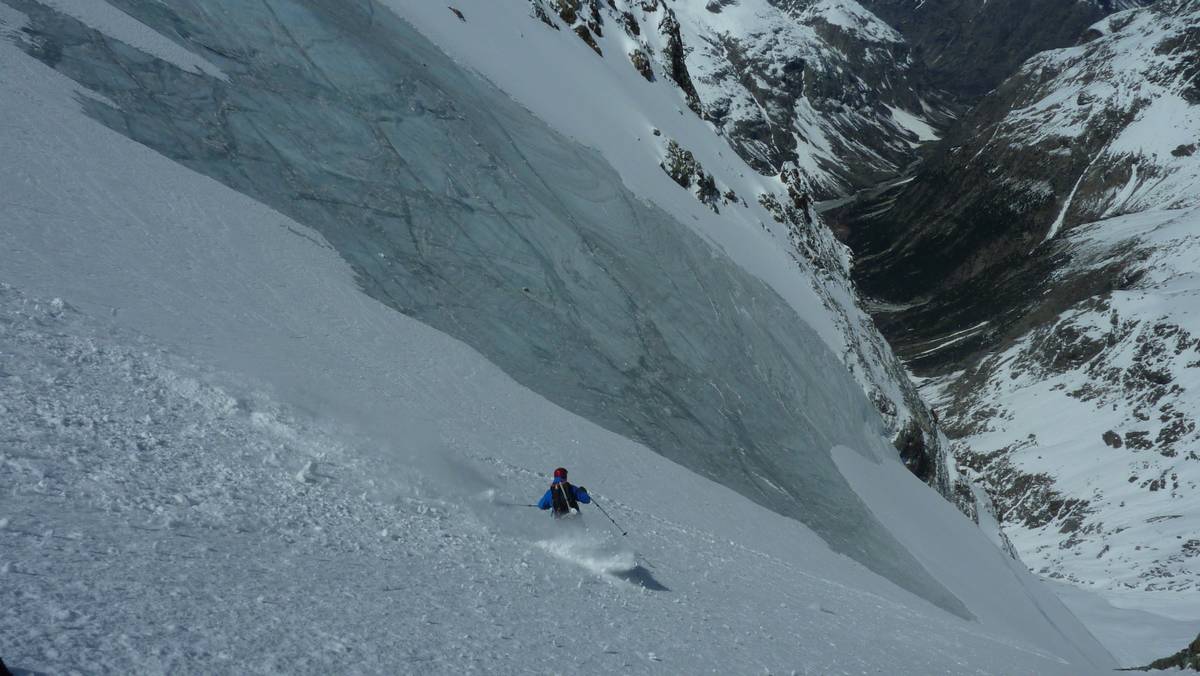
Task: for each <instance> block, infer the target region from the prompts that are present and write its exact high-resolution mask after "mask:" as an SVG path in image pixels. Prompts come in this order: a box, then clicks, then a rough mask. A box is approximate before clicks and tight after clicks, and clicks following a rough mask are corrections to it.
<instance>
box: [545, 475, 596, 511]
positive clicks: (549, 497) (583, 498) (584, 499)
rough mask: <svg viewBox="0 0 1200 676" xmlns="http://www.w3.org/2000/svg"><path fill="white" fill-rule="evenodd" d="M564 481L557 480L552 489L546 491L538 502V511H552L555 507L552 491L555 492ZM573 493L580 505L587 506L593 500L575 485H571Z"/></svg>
mask: <svg viewBox="0 0 1200 676" xmlns="http://www.w3.org/2000/svg"><path fill="white" fill-rule="evenodd" d="M562 481H563V480H562V479H555V480H554V484H553V485H552V486H550V488H547V489H546V494H545V495H543V496H542V499H541V500H539V501H538V509H550V508H551V507H553V506H554V494H553V493H552V491H553V490H554V486H557V485H558V484H560V483H562ZM571 492H572V493H573V494H574V495H575V501H576V502H578V503H581V504H584V505H586V504H588V503H589V502H591V501H592V498H591V497H590V496H588V494H587V491H585V490H583V489H582V488H580V487H579V486H576V485H575V484H571Z"/></svg>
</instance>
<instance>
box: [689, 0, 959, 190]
mask: <svg viewBox="0 0 1200 676" xmlns="http://www.w3.org/2000/svg"><path fill="white" fill-rule="evenodd" d="M712 4H713V3H709V6H707V7H706V6H703V5H702V3H699V2H692V3H688V2H681V3H676V4H675V5H674V8H675V12H676V13H677V14H678V16H679V20H680V25H681V26H682V28H683V30H682V34H683V37H684V40H685V43H686V44H688V45H690V46H691V47H692V51H691V52H690V53H689V54H688V57H687V62H688V67H689V69H690V71H691V74H692V77H693V80H694V82H695V83H696V90H697V93H698V94H699V97H700V101H701V106H702V109H703V112H704V114H705V115H706V117H708V118H709V119H710V120H712V121H713V123H714V124H716V125H717V126H718V128H719V129H720V130H721V131H722V133H724V134H725V135H726V136H727V137H729V139H730V140H731V142H732V143H733V145H734V147H735V148H737V149H738V151H739V153H740V154H741V155H742V156H743V157H745V158H746V159H747V160H748V161H749V162H750V163H751V166H753V167H754V168H756V169H758V170H759V171H762V172H764V173H772V174H773V173H778V172H779V171H780V170H781V169H783V168H784V167H785V166H788V165H790V164H794V165H797V166H798V167H799V168H800V170H801V172H803V174H804V175H805V177H806V178H807V179H808V181H809V183H810V185H811V186H812V190H813V191H814V193H815V196H816V197H817V198H819V199H824V198H828V197H831V196H836V195H845V194H847V193H849V192H853V191H854V190H855V189H859V188H863V187H866V186H871V185H874V184H876V183H880V182H882V181H884V180H886V179H890V178H892V177H893V176H894V175H895V174H897V173H899V172H900V171H901V170H903V169H904V168H905V167H906V166H907V165H908V164H909V163H911V162H912V161H913V160H914V159H915V157H916V155H915V153H914V147H915V146H916V145H918V144H919V143H921V142H923V141H929V140H934V139H936V138H937V132H936V131H934V130H933V128H932V127H930V124H929V122H930V121H936V122H943V121H945V119H946V115H945V113H944V112H943V111H942V110H941V108H942V105H943V104H942V95H941V94H940V93H939V92H937V91H936V90H935V89H934V88H932V87H930V86H928V84H927V83H926V82H925V81H924V80H923V79H922V74H921V71H919V70H918V69H916V68H914V66H913V64H912V62H911V60H910V58H909V53H908V52H909V48H908V45H907V43H906V42H905V41H904V39H903V38H902V37H901V36H900V35H899V34H898V33H896V32H895V31H894V30H892V29H891V28H890V27H889V26H888V25H887V24H885V23H883V22H882V21H880V20H879V19H878V18H876V17H875V16H874V15H873V14H871V13H870V12H868V11H866V10H865V9H863V8H862V6H861V5H859V4H858V3H857V2H854V0H819V1H817V2H792V3H787V2H768V1H767V0H744V1H740V2H734V3H726V4H723V5H722V6H721V7H720V11H719V12H713V11H712V10H711V9H709V8H708V7H711V5H712Z"/></svg>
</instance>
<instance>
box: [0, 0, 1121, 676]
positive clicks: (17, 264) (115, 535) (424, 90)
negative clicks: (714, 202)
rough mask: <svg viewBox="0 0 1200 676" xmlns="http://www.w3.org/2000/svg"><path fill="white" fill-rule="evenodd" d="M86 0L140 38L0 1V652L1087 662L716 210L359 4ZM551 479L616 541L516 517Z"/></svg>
mask: <svg viewBox="0 0 1200 676" xmlns="http://www.w3.org/2000/svg"><path fill="white" fill-rule="evenodd" d="M110 4H112V5H113V6H114V8H117V9H120V10H122V11H125V12H129V13H130V16H131V17H132V18H134V19H136V23H134V24H129V23H125V24H123V26H124V27H123V28H122V29H121V30H125V31H134V32H135V33H137V35H130V34H128V33H125V34H124V37H122V36H121V35H110V34H109V33H107V32H105V31H103V30H97V28H98V26H97V25H93V24H92V23H89V22H86V21H84V22H81V21H80V20H79V19H80V18H81V17H78V16H73V15H71V14H69V13H63V12H60V11H57V10H55V9H54V8H53V7H51V6H49V5H46V4H42V3H35V2H30V1H28V0H0V119H3V120H4V126H3V127H2V128H0V186H3V188H4V192H3V195H2V196H0V200H3V208H2V210H0V283H3V284H4V286H3V287H0V407H2V415H3V419H4V421H5V433H4V434H3V435H2V436H0V607H3V608H4V612H2V613H0V636H2V637H3V644H2V645H0V650H3V658H4V660H5V662H6V663H8V664H10V665H11V666H13V667H17V668H20V669H23V670H32V671H36V672H43V673H55V674H57V673H71V672H73V671H77V672H79V673H170V674H177V673H214V672H216V673H224V672H233V673H459V672H462V671H466V670H478V671H484V672H491V673H504V674H512V673H545V672H567V673H590V672H597V671H599V672H623V673H626V672H627V673H700V672H715V673H741V672H757V671H768V672H771V673H790V672H793V671H794V672H795V673H811V674H838V673H843V674H850V673H864V672H866V673H873V672H883V673H909V674H934V673H945V674H1008V673H1011V674H1034V673H1036V674H1093V673H1098V672H1103V671H1104V670H1105V669H1107V668H1109V667H1111V664H1112V661H1111V658H1110V657H1109V655H1107V654H1106V652H1105V651H1104V649H1103V648H1102V647H1100V645H1099V644H1098V643H1096V641H1095V640H1094V639H1093V638H1092V637H1091V636H1090V635H1089V634H1088V632H1087V631H1086V630H1085V629H1084V628H1083V626H1082V625H1081V624H1080V623H1079V622H1078V621H1077V620H1076V619H1075V618H1074V617H1073V616H1072V615H1070V613H1069V612H1068V611H1067V610H1066V608H1065V606H1063V605H1062V604H1060V603H1059V602H1058V601H1057V600H1056V598H1055V597H1054V595H1053V594H1052V593H1051V592H1050V591H1049V590H1047V589H1046V588H1044V587H1042V586H1041V585H1040V584H1038V583H1037V582H1036V580H1035V579H1034V578H1033V576H1031V575H1029V574H1028V573H1027V572H1025V571H1023V570H1020V569H1019V568H1017V567H1014V566H1013V562H1012V561H1011V560H1010V559H1009V558H1007V557H1006V555H1005V554H1003V553H1002V552H1001V551H1000V550H999V549H997V548H996V547H995V546H994V545H993V543H992V542H991V541H990V540H989V539H988V537H987V536H986V535H985V534H983V533H982V532H980V531H979V530H978V529H976V528H974V527H972V526H971V524H970V523H969V522H968V521H966V520H965V519H964V518H963V517H962V516H961V515H960V514H959V513H958V512H957V511H955V510H954V508H953V507H952V506H951V505H950V504H949V503H947V502H946V501H944V500H942V499H941V498H940V497H938V496H937V495H936V494H935V493H933V492H932V491H929V490H928V489H927V488H926V487H925V486H924V485H923V484H921V483H920V482H919V481H917V480H916V479H915V478H914V477H912V476H911V475H910V474H909V473H908V471H907V470H906V469H905V468H904V467H903V465H902V464H901V463H900V462H899V460H898V458H897V457H896V452H895V451H894V449H893V448H892V447H891V446H890V445H889V443H888V440H887V439H886V438H885V436H884V435H885V434H886V428H885V426H884V424H883V422H882V421H881V420H880V419H879V416H878V415H877V414H876V412H875V408H874V407H873V406H872V404H871V403H870V402H869V401H868V400H867V397H866V396H864V394H863V391H862V387H861V385H860V383H859V382H858V381H856V380H855V379H854V378H853V377H852V376H851V375H850V374H848V373H847V372H846V366H845V364H844V363H843V362H842V361H841V360H840V358H839V357H838V356H836V355H835V353H834V351H833V350H831V349H830V346H831V342H830V340H832V338H830V336H833V335H835V334H836V333H837V331H838V330H839V329H838V326H839V324H838V322H837V320H835V319H833V318H831V315H830V314H829V313H828V311H827V310H826V309H825V307H826V306H825V300H826V299H827V298H828V296H826V295H822V294H820V293H818V291H817V286H818V285H819V284H818V283H815V282H813V281H812V279H810V278H809V276H808V275H809V274H810V273H811V274H812V275H813V276H814V277H817V276H818V275H817V274H816V273H815V272H814V271H813V270H812V268H811V267H807V266H806V265H805V264H804V263H802V262H800V261H797V260H796V259H794V258H792V257H791V256H790V255H789V254H788V252H787V251H786V250H784V249H783V248H781V247H780V246H779V244H780V241H781V240H780V239H777V238H776V237H777V236H776V235H775V234H772V233H769V232H767V231H765V230H764V229H762V228H761V227H759V228H758V229H757V230H754V229H752V228H742V229H738V228H740V227H741V226H742V225H750V224H752V225H755V226H757V225H758V223H757V222H756V220H755V219H747V220H738V219H731V220H730V221H720V220H716V216H715V214H714V215H712V216H710V215H708V214H712V213H713V212H710V211H708V210H707V208H706V207H703V206H700V205H699V203H698V202H696V201H695V200H694V199H693V198H692V196H691V195H689V194H687V192H686V191H682V190H679V189H678V186H676V185H675V184H674V183H673V182H671V181H670V180H669V179H667V178H665V175H662V174H661V172H658V170H657V169H655V170H654V171H647V172H646V173H645V176H646V177H647V182H645V183H640V182H638V183H636V184H635V182H634V181H632V179H631V177H632V176H633V174H629V173H625V172H624V171H619V170H618V169H616V168H615V167H614V165H618V162H617V161H616V160H613V159H611V158H609V157H607V156H605V155H601V154H600V153H598V152H593V151H589V150H587V149H586V148H584V147H582V146H580V145H578V144H577V143H576V141H577V140H582V139H583V138H585V137H576V138H575V139H574V140H573V139H572V138H569V137H568V136H565V135H562V134H561V132H562V129H558V130H555V129H554V128H552V127H551V126H549V125H547V124H546V123H545V122H543V121H541V120H539V119H538V118H537V117H535V115H534V114H531V112H530V111H531V110H532V111H533V112H534V113H537V114H542V115H546V116H547V117H549V114H548V113H546V112H544V109H541V110H539V109H538V108H537V107H536V106H532V105H530V106H529V108H528V109H526V108H522V107H520V106H519V105H517V104H515V103H514V102H513V100H512V98H510V95H509V93H508V92H506V91H500V90H498V89H496V88H495V87H494V86H493V85H492V84H489V83H488V82H486V81H485V80H484V79H482V78H480V77H478V76H477V75H476V74H474V73H471V72H468V71H467V70H466V69H464V68H462V64H461V63H460V64H458V65H456V64H455V63H454V62H452V61H451V60H450V59H449V58H448V57H447V56H446V55H445V54H443V53H442V52H441V51H439V50H438V49H436V48H435V47H434V46H433V45H432V44H430V43H429V42H428V41H426V39H425V38H424V37H423V36H422V35H421V34H420V33H418V32H417V31H415V30H414V29H413V27H412V26H410V25H408V24H406V23H404V22H403V21H401V20H399V19H397V18H396V16H395V15H393V14H391V13H389V12H387V11H386V10H385V9H384V8H382V7H379V6H377V5H374V4H367V5H359V4H356V5H354V6H352V7H351V6H349V5H346V4H345V3H341V2H332V1H331V2H328V3H326V2H317V1H316V0H312V1H309V2H290V1H285V0H267V1H264V2H262V3H257V4H254V5H253V6H249V5H247V4H246V3H241V2H233V1H232V0H231V1H230V2H225V3H222V2H212V1H206V2H203V3H199V2H186V1H184V0H178V1H172V2H164V3H153V4H152V5H150V6H147V5H146V4H144V3H133V2H113V3H110ZM463 4H466V3H463ZM519 4H520V5H521V7H520V9H521V11H522V12H524V11H525V10H526V8H527V5H525V4H524V3H519ZM423 7H424V6H423V5H422V9H421V10H420V11H418V10H416V9H413V10H412V11H411V15H412V16H416V17H418V18H423V17H425V14H424V11H425V10H424V9H423ZM482 7H483V5H478V6H475V10H480V8H482ZM92 9H93V10H94V11H97V12H100V10H98V9H96V8H95V7H94V6H93V8H92ZM368 10H373V13H372V12H370V11H368ZM400 10H401V11H402V14H403V10H404V8H400ZM90 11H91V10H90ZM105 11H107V10H105ZM443 12H444V15H445V19H446V21H449V22H455V23H454V24H447V25H462V24H464V22H462V21H460V20H459V19H457V18H456V17H455V16H454V15H453V14H451V13H450V12H448V11H445V10H443ZM88 16H94V15H91V14H89V15H88ZM430 16H432V15H430ZM521 16H522V17H523V18H524V14H522V15H521ZM83 18H87V17H83ZM110 18H111V17H110ZM499 18H500V17H499V15H498V16H497V19H499ZM418 23H419V27H422V28H423V30H426V31H427V32H429V33H431V34H434V35H435V36H440V35H443V33H444V32H445V31H446V30H448V29H447V28H445V27H444V26H442V27H438V25H435V24H432V23H430V24H425V23H420V22H418ZM431 26H432V28H431ZM435 29H436V30H435ZM439 31H442V32H441V33H439ZM142 33H153V34H142ZM351 35H352V36H353V39H351V37H350V36H351ZM471 37H472V41H473V40H474V39H475V38H476V37H478V36H477V35H473V36H471ZM567 37H570V36H564V39H566V38H567ZM126 39H128V40H129V42H124V40H126ZM160 39H162V40H170V41H172V42H174V43H175V44H177V45H179V46H180V48H185V47H186V48H187V49H188V51H192V50H195V51H200V52H203V54H204V56H203V58H204V59H205V60H206V61H208V62H210V63H211V64H212V65H213V66H214V67H215V68H219V69H220V72H221V73H222V74H223V75H224V78H222V77H218V76H216V75H215V74H213V73H206V72H204V71H197V70H196V69H193V68H190V67H188V66H186V65H185V64H186V61H182V62H181V61H179V60H178V59H173V60H162V59H158V58H155V56H154V53H153V52H149V51H146V50H143V49H141V48H139V47H138V46H137V45H138V44H141V45H150V44H157V41H158V40H160ZM571 39H574V38H571ZM460 40H461V38H460ZM456 44H458V45H459V49H460V50H463V51H461V52H460V56H461V54H462V53H466V47H465V46H464V45H466V44H467V42H463V41H460V43H456ZM574 46H576V45H574V44H572V47H574ZM548 53H550V54H556V53H555V52H553V51H551V52H548ZM561 53H562V54H564V55H565V54H568V53H570V54H576V52H574V51H572V52H567V51H565V50H564V51H562V52H561ZM572 58H575V57H567V56H564V57H563V59H562V61H563V62H568V63H569V62H570V61H569V59H572ZM476 65H479V64H476ZM479 69H480V70H483V69H482V67H480V68H479ZM485 74H486V73H485ZM629 81H630V82H633V80H629ZM613 91H614V92H618V93H619V92H622V91H625V90H624V89H623V88H622V87H619V86H618V87H614V89H613ZM513 96H515V94H514V95H513ZM517 98H520V97H517ZM654 100H656V99H651V101H654ZM522 102H524V101H522ZM647 105H649V104H647ZM670 110H671V114H672V115H675V116H676V117H677V118H680V119H684V118H683V117H682V116H680V115H679V113H678V112H677V111H675V109H674V108H671V109H670ZM554 119H555V120H556V121H557V123H558V124H560V125H564V126H565V125H567V124H569V122H566V121H565V120H566V119H567V117H566V116H563V117H556V118H554ZM623 119H624V118H623ZM679 125H680V126H679V138H683V137H684V135H685V134H689V133H690V134H695V136H694V138H695V139H697V140H698V139H701V138H702V137H701V136H700V131H699V130H700V129H703V128H704V125H703V124H702V123H700V122H698V121H696V122H680V123H679ZM663 128H666V124H665V123H664V124H663ZM696 145H697V147H701V142H699V141H698V142H697V144H696ZM716 147H717V145H716V142H715V141H710V142H709V144H708V145H707V146H705V148H706V150H704V152H706V153H711V154H712V155H717V153H719V152H720V151H718V150H716ZM604 152H613V151H611V150H606V151H604ZM706 156H707V154H706ZM631 161H632V160H631ZM622 166H624V167H625V168H627V165H622ZM630 171H632V170H630ZM656 172H657V173H656ZM732 175H736V173H734V174H732ZM650 176H655V177H657V178H658V179H660V180H659V182H657V183H655V182H654V181H651V180H649V177H650ZM754 180H757V179H754ZM746 181H747V184H749V183H750V179H746ZM634 185H636V190H637V191H641V192H637V191H635V190H634V188H633V187H631V186H634ZM680 195H682V197H680ZM757 208H758V207H757V206H755V207H750V206H747V207H745V209H746V210H747V211H748V212H749V213H759V212H755V211H753V209H757ZM681 221H682V223H681ZM685 223H686V224H685ZM721 225H726V226H729V227H728V228H726V230H725V231H722V230H720V226H721ZM752 233H753V234H752ZM783 241H787V239H786V238H783ZM760 255H761V258H756V256H760ZM755 261H758V262H759V266H758V267H754V266H753V265H751V264H752V263H754V262H755ZM750 268H754V269H753V270H751V269H750ZM839 269H841V268H839V267H836V266H835V267H832V268H831V271H830V272H828V274H829V275H836V274H839V273H838V272H837V270H839ZM752 273H753V274H752ZM843 273H844V270H843ZM839 288H840V287H839ZM847 293H848V291H847ZM843 340H849V339H843ZM668 395H670V396H668ZM556 465H566V466H568V467H570V468H571V472H572V474H571V478H572V479H573V480H574V481H576V482H577V483H580V484H584V485H586V486H587V487H588V488H589V489H590V492H591V494H592V495H593V496H595V498H596V499H597V504H598V505H600V506H603V507H604V508H605V509H607V510H608V512H609V513H610V514H611V515H612V517H613V518H615V519H616V520H617V521H618V522H619V523H620V526H621V527H622V528H624V529H626V530H627V531H628V532H629V535H628V536H627V537H621V536H620V535H619V533H618V531H616V530H615V529H614V528H613V526H612V524H610V523H609V522H608V521H607V520H606V519H604V518H603V515H601V514H599V513H598V512H597V511H595V510H594V509H593V508H592V507H589V506H585V507H584V513H583V514H584V516H583V520H584V521H583V523H582V524H580V523H574V524H570V525H567V524H557V523H554V522H552V521H551V520H550V519H548V518H547V517H546V515H545V514H543V513H539V512H537V511H535V510H533V509H531V508H529V507H526V506H521V505H524V504H527V503H529V502H532V501H534V500H536V499H537V498H538V497H539V496H540V495H541V493H542V491H543V490H544V489H545V487H546V483H547V476H546V474H545V473H546V472H547V471H548V470H550V468H552V467H554V466H556ZM560 526H562V527H560Z"/></svg>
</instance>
